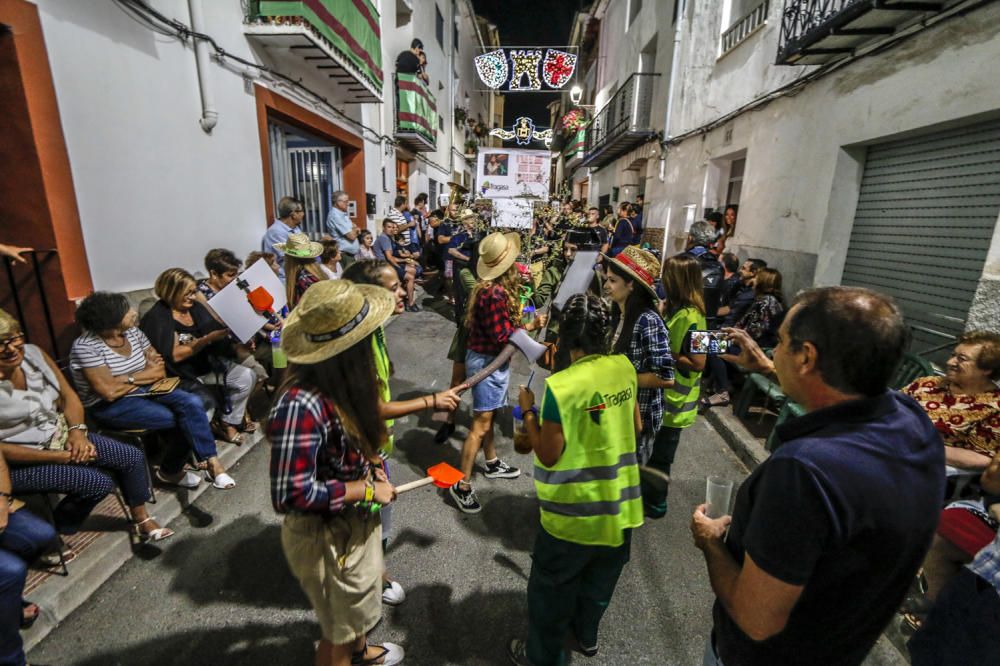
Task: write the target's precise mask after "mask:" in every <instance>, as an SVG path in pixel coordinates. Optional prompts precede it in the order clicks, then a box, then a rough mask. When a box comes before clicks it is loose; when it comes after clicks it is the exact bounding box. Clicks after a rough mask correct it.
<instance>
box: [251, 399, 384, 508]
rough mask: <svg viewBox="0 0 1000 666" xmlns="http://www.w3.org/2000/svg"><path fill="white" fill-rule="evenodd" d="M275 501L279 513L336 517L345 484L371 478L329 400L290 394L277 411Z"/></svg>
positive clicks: (273, 428)
mask: <svg viewBox="0 0 1000 666" xmlns="http://www.w3.org/2000/svg"><path fill="white" fill-rule="evenodd" d="M267 436H268V439H270V441H271V502H272V504H274V510H275V511H277V512H278V513H289V512H297V513H326V514H336V513H340V512H341V511H343V510H344V506H345V505H344V493H345V492H346V486H345V483H346V482H348V481H357V480H358V479H362V478H367V477H368V476H369V474H370V473H371V464H370V463H369V462H368V460H366V459H365V457H364V456H363V455H362V454H361V451H360V450H359V449H358V447H357V445H355V444H354V442H353V441H352V440H351V439H350V438H349V437H348V436H347V434H346V433H345V432H344V431H343V429H342V428H341V425H340V418H339V417H338V416H337V411H336V408H335V407H334V404H333V403H332V402H331V401H330V400H329V398H327V397H326V396H324V395H322V394H320V393H318V392H316V391H312V390H310V389H306V388H302V387H297V386H296V387H292V388H290V389H288V390H287V391H286V392H285V393H284V394H282V396H281V397H280V398H279V399H278V402H277V403H276V404H275V406H274V409H273V410H271V420H270V422H269V424H268V428H267Z"/></svg>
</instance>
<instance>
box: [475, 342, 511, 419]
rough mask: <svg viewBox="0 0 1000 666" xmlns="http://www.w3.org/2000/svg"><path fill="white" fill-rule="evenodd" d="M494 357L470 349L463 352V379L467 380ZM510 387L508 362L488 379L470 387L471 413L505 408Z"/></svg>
mask: <svg viewBox="0 0 1000 666" xmlns="http://www.w3.org/2000/svg"><path fill="white" fill-rule="evenodd" d="M495 358H496V356H490V355H488V354H480V353H479V352H475V351H472V350H471V349H469V350H467V351H466V352H465V377H466V379H468V378H469V377H472V376H473V375H474V374H476V373H477V372H479V371H480V370H482V369H483V368H485V367H486V366H487V365H489V364H490V362H491V361H492V360H493V359H495ZM509 386H510V361H508V362H507V363H504V364H503V365H502V366H500V367H499V368H497V369H496V370H494V371H493V374H491V375H490V376H489V377H487V378H486V379H484V380H483V381H481V382H479V383H478V384H476V385H475V386H473V387H472V411H474V412H492V411H494V410H497V409H500V408H501V407H506V406H507V388H508V387H509Z"/></svg>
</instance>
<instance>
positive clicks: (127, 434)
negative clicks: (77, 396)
mask: <svg viewBox="0 0 1000 666" xmlns="http://www.w3.org/2000/svg"><path fill="white" fill-rule="evenodd" d="M90 429H91V430H93V431H94V432H96V433H97V434H99V435H104V436H105V437H109V438H111V439H117V440H118V441H120V442H125V443H126V444H131V445H132V446H134V447H136V448H137V449H139V450H140V451H142V457H143V460H145V461H146V485H147V487H148V488H149V502H150V504H156V489H155V488H154V487H153V466H152V464H151V463H150V462H149V448H150V447H149V446H148V445H147V440H148V439H149V438H152V437H156V436H157V433H156V431H154V430H146V429H145V428H126V429H124V430H116V429H114V428H105V427H103V426H101V425H100V424H98V423H92V424H91V428H90Z"/></svg>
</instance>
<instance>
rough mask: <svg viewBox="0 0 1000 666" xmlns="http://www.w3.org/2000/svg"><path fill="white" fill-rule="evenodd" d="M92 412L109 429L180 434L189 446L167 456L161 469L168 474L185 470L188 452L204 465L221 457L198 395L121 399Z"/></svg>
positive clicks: (177, 392) (173, 393)
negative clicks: (191, 452) (173, 431)
mask: <svg viewBox="0 0 1000 666" xmlns="http://www.w3.org/2000/svg"><path fill="white" fill-rule="evenodd" d="M89 409H90V413H91V414H92V415H93V416H94V418H95V419H97V421H98V422H99V423H101V424H102V425H104V426H107V427H109V428H115V429H118V430H128V429H130V428H145V429H146V430H173V429H177V430H179V431H180V433H181V434H182V435H183V436H184V441H185V442H186V443H187V446H186V447H183V448H182V447H171V449H170V450H168V451H167V452H166V454H165V455H164V458H163V464H162V465H161V467H162V468H163V471H164V472H165V473H167V474H176V473H178V472H179V471H180V470H181V469H183V468H184V461H185V459H186V458H187V454H188V451H194V455H195V457H196V458H197V459H198V460H200V461H204V460H208V459H209V458H214V457H216V456H217V455H218V452H217V451H216V448H215V436H214V435H213V434H212V428H211V426H210V425H209V423H208V415H207V414H206V413H205V405H204V403H203V402H202V400H201V398H200V397H198V396H197V395H195V394H194V393H188V392H187V391H182V390H180V389H174V390H173V391H171V392H170V393H166V394H164V395H158V396H155V397H152V396H150V397H145V398H140V397H131V398H119V399H118V400H115V401H114V402H102V403H99V404H97V405H95V406H93V407H90V408H89Z"/></svg>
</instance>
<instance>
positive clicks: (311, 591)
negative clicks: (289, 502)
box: [281, 511, 382, 645]
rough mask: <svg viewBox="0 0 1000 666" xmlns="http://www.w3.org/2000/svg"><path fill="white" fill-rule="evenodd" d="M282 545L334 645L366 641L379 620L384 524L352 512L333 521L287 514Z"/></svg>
mask: <svg viewBox="0 0 1000 666" xmlns="http://www.w3.org/2000/svg"><path fill="white" fill-rule="evenodd" d="M281 546H282V549H283V550H284V552H285V559H287V560H288V566H289V568H290V569H291V570H292V574H293V575H294V576H295V578H297V579H298V581H299V585H301V586H302V590H303V591H304V592H305V593H306V596H307V597H309V602H310V603H311V604H312V607H313V610H315V611H316V617H317V619H319V624H320V627H321V628H322V630H323V638H325V639H326V640H328V641H330V642H331V643H333V644H334V645H343V644H344V643H350V642H352V641H354V640H355V639H357V638H358V637H359V636H364V635H365V634H367V633H368V632H369V631H371V629H372V628H373V627H374V626H375V625H376V624H377V623H378V621H379V619H380V618H381V617H382V524H381V522H380V521H379V518H378V514H377V513H376V514H373V515H371V516H370V517H368V518H367V519H365V520H362V519H361V518H360V517H359V516H358V514H356V513H354V512H353V511H349V512H347V513H346V514H345V515H342V516H337V517H335V518H327V517H324V516H319V515H315V516H311V515H305V514H289V515H287V516H285V522H284V523H283V524H282V526H281Z"/></svg>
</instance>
